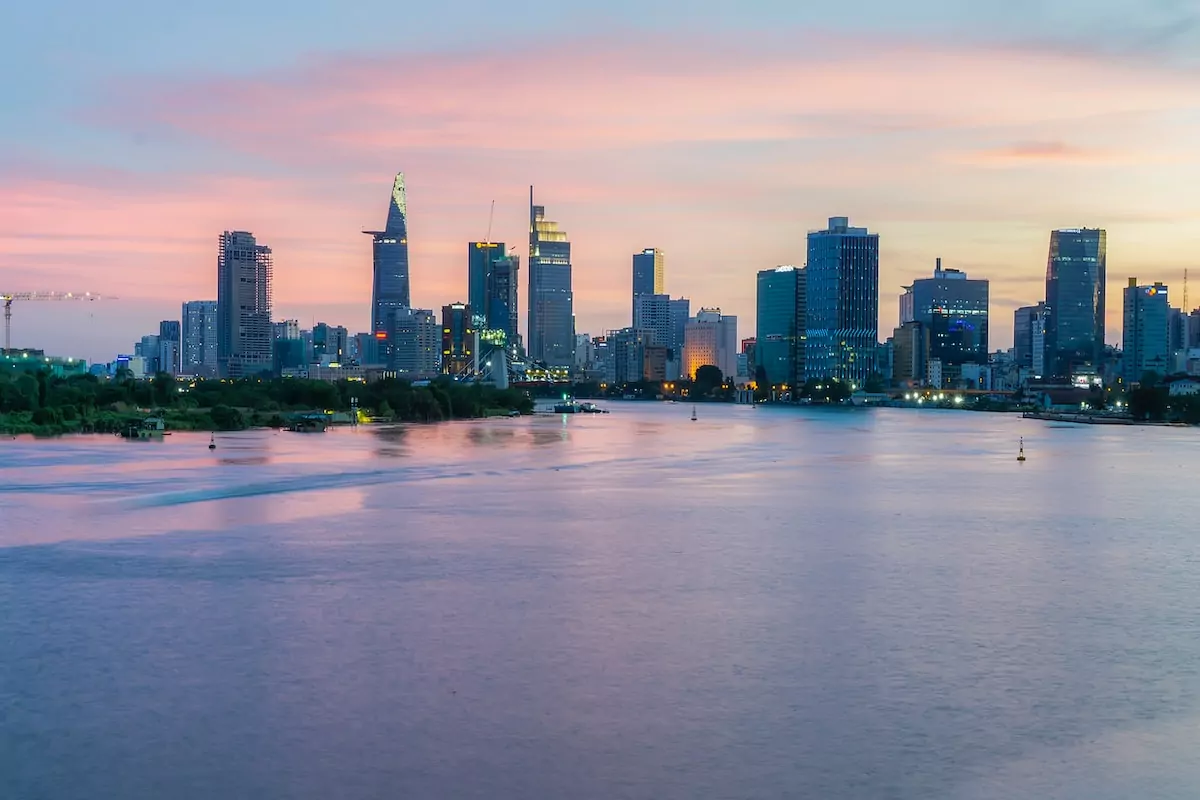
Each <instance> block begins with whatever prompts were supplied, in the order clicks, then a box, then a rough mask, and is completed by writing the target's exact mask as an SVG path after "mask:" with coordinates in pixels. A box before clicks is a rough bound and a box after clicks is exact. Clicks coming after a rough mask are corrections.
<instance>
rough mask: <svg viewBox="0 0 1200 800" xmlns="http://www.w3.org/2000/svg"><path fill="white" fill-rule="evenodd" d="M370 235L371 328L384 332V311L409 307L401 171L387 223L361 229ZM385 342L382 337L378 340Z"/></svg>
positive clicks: (385, 326)
mask: <svg viewBox="0 0 1200 800" xmlns="http://www.w3.org/2000/svg"><path fill="white" fill-rule="evenodd" d="M363 233H365V234H367V235H368V236H370V237H371V255H372V261H373V264H374V282H373V284H372V289H371V332H372V333H380V332H382V333H384V334H385V335H386V334H387V330H388V313H389V312H391V311H394V310H396V309H398V308H408V307H409V281H408V202H407V199H406V198H405V193H404V173H403V172H398V173H396V180H395V181H394V182H393V183H392V199H391V201H390V202H389V203H388V215H387V224H386V225H384V227H383V230H381V231H363ZM381 341H383V342H386V340H381Z"/></svg>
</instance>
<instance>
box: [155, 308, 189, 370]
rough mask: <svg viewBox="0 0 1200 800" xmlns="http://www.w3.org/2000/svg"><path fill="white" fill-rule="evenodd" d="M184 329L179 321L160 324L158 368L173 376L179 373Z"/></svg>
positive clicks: (169, 320) (167, 321)
mask: <svg viewBox="0 0 1200 800" xmlns="http://www.w3.org/2000/svg"><path fill="white" fill-rule="evenodd" d="M182 337H183V329H182V326H181V325H180V324H179V321H178V320H173V319H164V320H163V321H162V322H160V323H158V348H159V355H158V368H159V369H160V370H162V371H163V372H168V373H170V374H172V375H177V374H178V373H179V354H180V352H181V350H182V349H183V340H182Z"/></svg>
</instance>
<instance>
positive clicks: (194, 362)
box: [179, 300, 217, 378]
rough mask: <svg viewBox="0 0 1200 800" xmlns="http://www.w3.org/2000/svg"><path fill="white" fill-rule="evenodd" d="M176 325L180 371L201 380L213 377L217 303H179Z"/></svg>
mask: <svg viewBox="0 0 1200 800" xmlns="http://www.w3.org/2000/svg"><path fill="white" fill-rule="evenodd" d="M182 316H183V319H182V324H181V325H180V337H181V341H182V344H181V352H180V367H179V369H180V372H182V373H183V374H185V375H195V376H198V377H201V378H215V377H216V375H217V301H216V300H192V301H191V302H187V303H184V304H183V315H182Z"/></svg>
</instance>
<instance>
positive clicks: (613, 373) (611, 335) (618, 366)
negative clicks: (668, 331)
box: [604, 328, 666, 384]
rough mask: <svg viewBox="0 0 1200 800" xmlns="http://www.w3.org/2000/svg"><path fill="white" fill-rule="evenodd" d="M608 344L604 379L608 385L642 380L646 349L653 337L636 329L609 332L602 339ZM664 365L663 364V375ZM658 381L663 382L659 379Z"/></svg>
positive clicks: (650, 345)
mask: <svg viewBox="0 0 1200 800" xmlns="http://www.w3.org/2000/svg"><path fill="white" fill-rule="evenodd" d="M604 338H605V340H606V341H607V343H608V358H609V362H608V363H609V370H608V371H607V374H606V375H605V378H606V379H607V380H608V381H609V382H610V383H618V384H620V383H636V382H638V381H641V380H643V379H644V376H645V372H646V349H647V348H648V347H653V344H654V340H653V337H652V336H651V335H650V334H649V333H647V332H646V331H640V330H638V329H636V328H622V329H621V330H619V331H609V332H608V334H607V335H606V336H605V337H604ZM665 371H666V363H665V360H664V363H663V372H664V375H665ZM660 380H665V377H664V378H661V379H660Z"/></svg>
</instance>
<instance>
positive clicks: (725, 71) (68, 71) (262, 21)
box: [0, 0, 1200, 361]
mask: <svg viewBox="0 0 1200 800" xmlns="http://www.w3.org/2000/svg"><path fill="white" fill-rule="evenodd" d="M14 5H15V4H13V3H8V4H5V8H4V10H3V11H0V69H2V70H3V74H4V75H5V78H4V81H3V87H4V91H3V102H0V291H5V292H11V291H25V290H63V291H93V292H100V293H103V294H107V295H115V296H117V297H118V298H119V299H118V300H114V301H112V302H102V303H94V304H87V305H81V304H74V303H26V304H24V305H18V306H16V307H14V308H15V310H14V319H13V344H14V346H18V347H21V346H34V347H44V348H45V349H46V350H47V351H49V352H53V353H55V354H61V355H74V356H81V357H85V358H88V359H97V360H104V361H107V360H109V359H111V358H112V356H113V355H114V354H115V353H117V352H130V351H131V350H132V346H133V344H132V343H133V341H134V340H135V339H137V338H139V337H140V336H141V335H143V334H146V333H153V332H156V331H157V322H158V320H160V319H178V317H179V304H180V303H181V302H182V301H184V300H192V299H213V298H215V296H216V288H215V284H216V267H215V260H216V240H217V235H218V234H219V233H220V232H221V231H222V230H225V229H240V230H250V231H253V232H254V233H255V235H256V236H258V238H259V240H260V242H262V243H265V244H268V245H270V246H271V247H272V248H273V249H274V252H275V264H276V271H275V288H274V296H275V309H276V310H275V316H276V318H280V319H282V318H286V317H296V318H299V319H300V320H301V323H302V325H303V326H305V327H307V326H309V325H311V324H312V323H313V321H314V320H316V321H326V322H330V323H334V324H344V325H346V326H347V327H349V328H350V329H351V331H352V332H354V331H359V330H364V329H366V327H367V323H368V312H369V304H370V270H371V263H370V261H371V253H370V240H369V238H368V237H365V236H363V235H362V234H361V233H359V231H361V230H363V229H364V228H367V229H370V228H377V227H378V226H380V225H381V224H382V223H383V220H384V217H385V216H386V211H387V201H388V195H389V191H390V186H391V178H392V175H393V174H394V173H395V172H396V171H398V170H403V171H404V172H405V173H406V175H407V182H408V192H409V195H408V200H409V241H410V247H411V258H412V281H413V290H412V295H413V303H414V304H415V305H419V306H422V307H430V308H440V306H441V305H443V304H444V303H448V302H451V301H455V300H462V299H465V296H466V242H467V241H468V240H471V239H481V238H483V237H484V236H485V235H486V233H487V226H488V209H489V206H490V203H491V201H492V200H495V201H496V214H495V222H494V225H493V229H492V239H493V240H495V241H504V242H507V243H508V244H510V245H512V244H515V245H517V246H518V251H519V252H522V253H523V252H524V248H525V242H526V239H527V235H528V234H527V206H526V203H527V194H528V187H529V185H530V184H534V185H535V186H536V187H537V189H536V190H537V196H538V202H539V203H541V204H544V205H545V206H546V209H547V216H548V217H549V218H551V219H554V220H557V221H558V222H559V223H560V225H561V226H562V227H563V228H564V229H565V230H566V231H567V232H568V234H569V235H570V238H571V241H572V243H573V262H574V268H575V272H574V276H575V278H574V279H575V309H576V315H577V320H578V330H579V331H580V332H585V331H586V332H591V333H593V334H598V333H602V332H603V331H604V330H605V329H606V328H616V327H620V326H622V325H627V324H628V323H629V319H628V314H629V307H630V306H629V300H628V294H629V282H630V256H631V254H632V253H634V252H635V251H638V250H641V249H642V248H645V247H659V248H662V249H663V250H664V251H665V252H666V273H667V289H668V291H669V292H670V293H671V294H673V295H683V296H687V297H690V298H691V300H692V305H693V308H697V307H699V306H701V305H703V306H720V307H721V308H722V309H723V310H724V311H726V312H727V313H735V314H737V315H738V316H739V334H740V335H742V336H749V335H752V334H753V325H754V322H753V318H754V287H755V280H754V273H755V272H756V271H757V270H759V269H764V268H767V267H772V266H775V265H777V264H788V263H791V264H803V263H804V259H805V234H806V232H807V231H808V230H810V229H816V228H821V227H824V225H825V221H826V218H827V217H830V216H835V215H848V216H849V217H850V218H851V223H852V224H855V225H865V226H868V227H869V228H871V230H873V231H875V232H878V233H879V234H880V236H881V267H880V272H881V279H880V285H881V297H880V309H881V312H880V316H881V319H880V330H881V338H885V337H886V335H887V334H886V331H890V330H891V328H892V327H893V326H894V325H895V323H896V316H897V299H896V298H897V295H898V293H899V291H900V287H901V285H903V284H905V283H907V282H909V281H911V280H912V279H913V278H916V277H921V276H924V275H926V274H928V273H929V272H930V271H931V270H932V268H933V262H934V259H935V258H936V257H938V256H940V257H942V258H943V260H944V263H945V265H946V266H950V267H957V268H961V269H964V270H966V271H967V272H968V274H969V275H971V276H972V277H986V278H989V279H990V280H991V281H992V308H991V312H992V322H991V325H992V337H991V346H992V349H996V348H1007V347H1008V346H1010V345H1011V341H1012V313H1011V312H1012V309H1013V308H1015V307H1016V306H1018V305H1023V304H1028V303H1032V302H1036V301H1037V300H1039V299H1041V298H1042V293H1043V281H1044V272H1045V260H1046V247H1047V242H1048V239H1049V231H1050V230H1051V229H1052V228H1055V227H1076V226H1083V225H1086V226H1089V227H1104V228H1107V230H1108V245H1109V250H1108V255H1109V258H1108V278H1109V292H1108V309H1109V317H1108V320H1109V328H1108V339H1109V341H1111V342H1119V341H1120V287H1121V286H1123V285H1124V284H1125V282H1126V277H1127V276H1131V275H1132V276H1137V277H1139V278H1141V279H1142V280H1145V281H1152V280H1162V281H1165V282H1167V283H1169V284H1170V285H1171V288H1172V299H1173V303H1174V304H1176V305H1178V304H1179V302H1180V300H1181V297H1180V295H1181V294H1182V291H1181V290H1182V276H1183V271H1184V269H1185V268H1187V267H1191V268H1193V270H1194V274H1193V279H1194V281H1195V282H1196V286H1195V288H1194V289H1193V290H1192V292H1191V295H1192V297H1191V298H1190V299H1191V303H1190V305H1192V306H1195V305H1197V304H1198V303H1200V256H1198V253H1200V2H1197V1H1196V0H1177V1H1172V0H1159V1H1158V2H1146V0H1141V1H1140V2H1135V0H1086V1H1085V0H1057V1H1053V0H1052V1H1051V2H1033V1H1032V0H1006V2H991V1H990V0H980V1H978V2H971V3H963V2H957V1H954V0H914V1H912V2H908V3H896V2H893V1H892V0H861V1H860V2H858V3H852V4H833V3H827V2H822V3H816V2H808V1H807V0H792V2H783V1H781V2H767V1H766V0H760V1H758V2H754V1H753V0H747V2H742V3H728V2H722V3H718V2H711V1H710V0H693V1H692V2H688V3H682V2H671V3H667V2H657V1H656V0H638V2H633V1H632V0H610V2H607V3H604V4H602V5H601V4H589V7H588V8H587V9H583V10H578V11H576V10H572V6H571V4H568V3H562V2H554V3H550V2H543V0H526V2H522V3H489V2H483V0H444V1H443V2H440V3H421V4H417V3H411V2H396V1H395V0H391V1H390V2H384V1H383V0H356V2H353V3H342V4H339V3H335V2H332V0H322V2H305V1H304V0H289V2H286V3H285V2H276V1H275V0H271V1H270V2H250V3H246V2H231V0H214V1H213V2H206V3H160V2H154V3H152V2H148V1H147V0H138V1H137V2H134V0H116V1H115V2H114V3H85V2H83V1H82V0H43V2H40V3H37V4H34V3H21V4H20V5H19V6H16V7H14ZM968 8H969V9H970V10H967V9H968ZM526 266H527V265H526V263H525V259H524V257H523V258H522V275H521V277H522V296H521V304H522V315H524V306H525V294H524V292H525V289H524V279H525V277H526ZM522 322H524V319H522Z"/></svg>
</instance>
